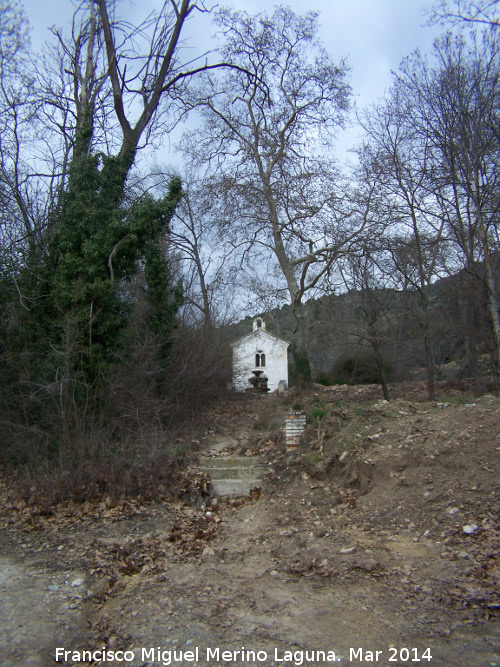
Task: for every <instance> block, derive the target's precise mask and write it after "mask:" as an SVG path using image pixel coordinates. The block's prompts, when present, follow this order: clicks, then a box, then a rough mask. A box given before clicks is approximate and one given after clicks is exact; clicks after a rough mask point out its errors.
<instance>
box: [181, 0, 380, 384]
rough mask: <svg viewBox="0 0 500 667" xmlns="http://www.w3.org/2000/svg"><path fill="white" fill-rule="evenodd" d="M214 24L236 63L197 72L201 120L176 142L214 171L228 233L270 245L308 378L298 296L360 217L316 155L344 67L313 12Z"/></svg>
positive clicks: (336, 108) (337, 104)
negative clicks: (216, 72)
mask: <svg viewBox="0 0 500 667" xmlns="http://www.w3.org/2000/svg"><path fill="white" fill-rule="evenodd" d="M217 24H218V26H219V28H220V30H221V32H222V35H223V36H224V44H223V46H222V47H221V53H222V58H223V60H224V61H227V62H231V63H233V64H235V65H237V66H238V67H239V68H240V69H239V70H237V69H233V70H228V71H226V72H225V73H224V74H223V75H222V76H219V77H213V76H212V77H210V76H207V77H205V80H204V86H203V88H202V89H201V90H199V91H197V95H196V97H193V104H197V105H198V106H200V107H201V113H202V116H203V119H204V125H203V127H202V128H201V129H200V130H199V131H198V132H195V133H193V134H192V135H191V137H189V138H188V140H187V141H186V142H185V148H186V150H187V151H188V152H189V153H190V155H191V157H192V159H193V160H194V161H196V162H197V163H200V162H202V163H205V164H206V165H207V166H208V167H209V168H212V167H213V171H214V172H215V175H217V176H218V177H219V179H220V183H221V189H222V191H223V192H224V197H225V200H224V201H225V204H226V208H225V216H224V220H223V221H222V222H223V223H224V224H225V225H226V228H227V230H228V232H227V233H229V234H232V235H234V236H235V237H236V238H238V239H239V240H240V241H241V240H242V239H245V240H246V241H247V243H248V246H249V250H252V254H254V255H255V252H256V251H258V253H260V257H261V258H264V257H265V256H266V255H267V256H269V255H270V254H271V255H272V257H273V258H274V262H275V263H276V265H277V266H278V267H279V271H280V275H281V276H282V279H283V280H284V286H285V289H286V290H287V293H288V300H289V301H290V304H291V308H292V311H293V315H294V321H295V325H294V327H295V337H296V344H295V358H296V364H297V365H298V366H299V365H300V366H301V369H302V370H301V371H300V374H301V375H302V376H303V377H304V378H307V377H310V368H309V362H308V359H307V335H306V326H305V313H304V308H303V302H304V296H305V295H306V294H308V295H312V293H313V292H314V290H315V289H316V288H317V287H318V286H319V285H321V282H322V281H323V280H324V279H325V278H326V277H327V276H328V274H329V272H330V271H331V269H332V266H333V264H334V262H335V260H336V259H337V258H338V257H339V255H340V254H342V253H343V252H347V251H348V249H349V248H350V246H351V245H352V244H353V242H354V240H355V238H356V237H357V234H358V233H359V231H360V229H363V228H364V227H365V226H366V225H367V224H368V220H367V218H366V215H365V214H366V211H365V209H364V208H363V206H362V205H361V202H360V201H358V202H353V210H352V211H351V214H350V215H349V214H348V215H346V214H345V211H341V210H340V209H341V207H340V199H341V197H340V194H339V192H340V186H341V180H340V177H339V174H338V171H337V170H336V169H335V166H334V164H333V163H332V162H331V161H330V160H328V159H327V158H326V157H324V156H325V146H328V145H329V144H330V142H331V139H332V132H335V130H336V129H337V128H338V127H339V126H340V125H341V124H342V121H343V116H344V113H345V111H346V110H347V107H348V99H349V86H348V84H347V81H346V77H347V72H348V68H347V65H346V64H345V62H343V61H341V62H340V63H339V64H334V63H333V62H332V61H331V59H330V57H329V56H328V55H327V54H326V53H325V51H324V50H323V48H322V47H321V45H320V44H319V42H318V40H317V29H318V25H317V16H316V15H315V14H313V13H308V14H305V15H304V16H297V15H295V14H294V13H293V12H292V11H291V10H290V9H287V8H283V7H281V8H277V9H276V10H275V12H274V14H273V15H272V16H267V15H266V14H257V15H255V16H249V15H248V14H246V13H243V12H234V11H230V10H221V11H220V12H219V13H218V15H217ZM243 70H244V71H245V72H249V73H251V75H252V76H249V75H248V74H246V73H244V72H243ZM357 204H360V205H361V208H360V209H357V210H356V211H355V210H354V209H356V205H357ZM255 271H256V276H255V277H256V279H258V277H259V269H258V268H256V269H255Z"/></svg>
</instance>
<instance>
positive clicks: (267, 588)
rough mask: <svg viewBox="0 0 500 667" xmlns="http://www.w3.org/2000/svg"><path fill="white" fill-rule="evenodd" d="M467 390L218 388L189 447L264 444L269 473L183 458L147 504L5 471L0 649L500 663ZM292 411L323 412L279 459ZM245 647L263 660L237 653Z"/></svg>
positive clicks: (488, 401)
mask: <svg viewBox="0 0 500 667" xmlns="http://www.w3.org/2000/svg"><path fill="white" fill-rule="evenodd" d="M467 391H468V387H467V386H464V385H462V386H457V384H456V383H455V385H450V384H449V385H448V386H446V385H444V384H443V385H440V387H439V394H440V395H439V401H438V402H436V403H428V402H425V390H424V386H423V384H422V385H421V384H419V383H413V384H409V383H408V384H401V385H397V386H395V387H394V388H393V394H394V396H395V400H394V401H392V402H391V403H386V402H384V401H381V400H380V390H379V388H378V387H358V388H355V387H354V388H353V387H351V389H350V390H349V395H347V388H346V387H331V388H323V387H319V386H318V387H315V389H314V390H313V391H312V392H311V393H307V394H301V395H299V394H295V393H289V394H285V395H283V396H275V395H272V396H257V395H245V396H236V397H234V398H233V399H231V400H228V401H224V402H221V403H220V404H218V405H217V406H216V407H215V408H212V409H211V410H210V411H209V412H207V413H206V414H205V415H204V421H205V424H206V428H205V430H204V432H202V433H200V434H199V436H198V438H197V440H196V442H194V444H193V448H195V449H198V450H200V451H203V452H206V451H207V450H214V449H215V450H217V455H219V456H223V455H224V454H225V453H238V454H240V455H244V456H245V455H246V456H253V455H260V456H262V457H264V458H265V461H266V467H267V474H266V482H265V485H264V488H263V489H261V491H260V492H255V493H253V494H252V497H249V498H245V499H216V498H213V497H212V496H211V494H210V490H209V487H208V486H207V480H206V479H205V478H204V477H203V476H202V475H200V474H199V473H198V472H197V469H196V464H195V459H196V457H194V459H193V467H192V469H191V471H190V473H189V475H187V476H186V487H189V489H188V493H187V494H185V495H184V496H179V498H178V499H177V500H174V499H170V500H168V499H165V500H164V501H163V502H155V503H146V502H144V501H141V499H138V500H136V501H130V500H129V501H113V500H112V499H111V498H106V497H103V498H102V499H101V501H100V502H94V503H91V502H83V503H80V504H77V503H69V504H66V505H63V506H62V505H60V506H57V507H53V508H50V507H38V506H37V505H36V504H33V505H30V504H29V502H28V503H26V502H25V501H23V500H21V499H19V498H18V497H16V496H15V494H14V491H13V489H12V488H11V486H10V485H9V481H8V480H6V479H4V480H3V485H2V493H1V501H2V502H1V513H0V522H1V526H2V531H1V536H0V541H1V545H2V553H3V556H2V558H1V561H0V562H1V572H0V574H1V576H0V588H1V595H0V599H1V600H2V603H1V622H0V628H2V629H1V630H0V633H1V634H0V636H1V643H2V645H3V646H2V648H3V651H2V654H3V660H2V665H4V666H5V667H10V666H11V665H20V664H25V665H28V664H29V665H51V664H54V662H53V658H51V657H50V656H51V655H52V656H55V648H56V647H66V649H81V650H83V649H89V648H91V647H97V648H98V647H101V648H102V647H103V646H106V647H107V648H108V649H109V650H119V649H129V650H133V651H134V656H135V657H134V661H133V662H130V663H126V664H133V665H134V666H135V667H139V665H143V666H145V665H160V664H162V661H161V660H160V659H158V658H157V657H154V660H153V658H152V654H150V653H147V654H146V657H144V655H143V654H142V653H141V650H140V649H142V648H147V649H148V650H149V649H150V648H151V647H161V651H168V650H173V649H174V648H175V649H176V650H177V651H179V650H182V651H183V652H184V659H183V660H182V661H179V662H176V663H172V664H179V665H188V664H191V665H192V664H199V665H206V664H216V661H215V660H211V661H210V662H207V661H206V659H205V658H206V649H207V647H212V648H216V647H219V648H220V650H221V651H223V650H226V651H231V655H232V659H231V660H230V661H229V662H228V661H226V662H223V661H222V657H221V664H232V665H253V664H260V665H263V664H264V665H273V664H274V665H280V664H281V665H284V664H286V663H287V662H288V664H300V663H301V660H302V664H304V665H305V664H307V665H320V664H324V663H323V661H322V656H321V654H320V656H319V658H318V656H317V655H315V656H312V654H311V653H309V656H308V657H306V655H305V653H302V655H301V652H305V651H309V652H311V651H318V650H324V651H325V652H327V651H334V652H335V656H336V660H337V664H342V665H362V664H383V665H386V664H387V665H389V664H396V665H409V664H416V663H415V662H414V661H413V659H414V658H418V659H419V660H420V661H421V664H431V665H432V666H433V667H454V666H457V667H458V665H467V666H468V667H480V666H481V667H483V666H485V665H490V666H491V665H496V664H499V665H500V636H499V627H500V626H499V623H498V620H499V617H498V610H499V605H500V596H499V591H500V587H499V583H500V581H499V576H500V569H499V546H500V523H499V519H498V516H499V515H498V510H499V494H498V491H499V488H498V481H499V475H498V468H499V455H500V400H499V399H497V398H495V397H493V396H483V397H482V398H480V399H472V398H471V397H470V396H469V395H468V393H467ZM290 409H295V410H297V409H301V410H303V411H304V412H305V413H306V414H308V415H311V416H316V418H317V421H318V418H319V416H321V415H323V416H322V419H321V420H320V421H319V429H320V430H319V431H318V426H317V425H313V424H311V425H310V426H309V427H308V429H307V431H306V433H305V435H304V437H303V442H302V444H301V446H300V448H299V450H298V452H297V453H296V454H294V455H292V456H290V455H287V453H286V451H285V446H284V438H283V423H284V417H285V415H286V413H287V411H288V410H290ZM318 435H319V436H320V440H321V441H322V451H321V445H320V444H319V440H318ZM188 497H189V498H190V502H189V503H188V502H187V501H186V499H187V498H188ZM183 498H184V499H183ZM28 615H29V621H30V623H29V625H28V624H27V621H28ZM195 647H198V648H199V652H200V660H199V661H198V662H196V663H193V662H192V661H190V660H189V653H187V654H186V651H187V652H189V651H192V650H194V648H195ZM242 647H245V650H254V651H256V652H257V651H265V652H267V654H268V657H267V659H266V660H257V661H252V660H250V661H246V660H241V653H240V654H238V655H234V652H235V651H240V652H241V649H242ZM390 647H394V648H395V649H396V652H394V650H393V649H391V648H390ZM351 648H352V649H354V653H352V652H351ZM360 648H361V649H362V651H361V652H359V649H360ZM405 648H407V649H408V651H407V652H405V650H404V649H405ZM275 651H276V653H275ZM287 651H291V654H289V655H288V659H287V657H286V656H287V653H286V652H287ZM376 651H381V652H382V653H380V654H379V656H380V659H379V661H378V662H375V660H374V658H375V657H376ZM370 652H371V653H370ZM372 654H373V655H372ZM325 655H327V653H325ZM393 655H394V656H395V659H394V660H392V661H389V658H390V657H391V656H393ZM155 656H156V654H155ZM361 656H363V660H361V659H360V658H361ZM429 656H432V659H429V660H428V659H427V658H428V657H429ZM261 657H262V656H261ZM372 657H373V660H372V659H371V658H372ZM163 659H164V660H166V659H167V658H166V654H165V655H164V658H163ZM59 664H65V665H72V664H88V663H87V662H80V663H77V661H76V660H74V659H73V656H72V655H71V654H69V653H68V655H67V660H66V661H64V660H60V662H59ZM105 664H107V663H105ZM109 664H125V663H119V662H116V661H114V662H113V661H111V662H109Z"/></svg>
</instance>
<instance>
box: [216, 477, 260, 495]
mask: <svg viewBox="0 0 500 667" xmlns="http://www.w3.org/2000/svg"><path fill="white" fill-rule="evenodd" d="M261 486H262V482H261V480H260V479H248V480H244V479H213V480H212V489H213V492H214V493H215V494H216V495H218V496H248V495H249V493H250V491H252V489H260V488H261Z"/></svg>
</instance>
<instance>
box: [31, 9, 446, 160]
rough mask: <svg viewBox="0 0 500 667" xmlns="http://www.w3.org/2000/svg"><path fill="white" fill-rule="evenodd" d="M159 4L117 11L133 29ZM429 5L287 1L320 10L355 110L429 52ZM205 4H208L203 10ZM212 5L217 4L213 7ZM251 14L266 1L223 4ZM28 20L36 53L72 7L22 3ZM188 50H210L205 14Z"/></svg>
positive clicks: (345, 142) (342, 142)
mask: <svg viewBox="0 0 500 667" xmlns="http://www.w3.org/2000/svg"><path fill="white" fill-rule="evenodd" d="M160 2H161V0H140V1H136V0H119V5H118V12H119V13H120V15H125V16H126V17H127V19H128V20H130V21H131V23H133V24H137V23H139V22H140V21H141V19H143V18H145V16H146V15H147V14H148V12H149V11H151V10H153V9H154V8H155V7H158V6H159V5H160ZM429 2H431V0H307V1H306V0H290V1H289V2H288V3H287V2H286V0H285V1H284V2H283V3H282V4H288V6H290V7H291V8H292V9H293V10H294V11H295V12H297V13H304V12H305V11H308V10H315V11H318V12H319V14H320V16H319V23H320V26H321V27H320V37H321V39H322V41H323V44H324V46H325V48H326V49H327V51H328V52H329V53H330V55H331V56H332V57H333V59H334V60H335V61H337V60H340V59H341V58H346V59H347V62H348V64H349V65H350V67H351V86H352V92H353V99H354V100H355V102H356V106H357V107H358V108H362V107H364V106H365V105H366V104H369V103H371V102H374V101H376V100H377V99H378V98H379V97H381V96H382V95H383V94H384V91H385V90H386V89H387V88H388V87H389V86H390V84H391V70H397V69H398V66H399V63H400V61H401V59H402V58H403V57H404V56H406V55H408V54H409V53H411V52H412V51H413V50H415V49H416V48H420V49H421V51H423V52H429V51H430V50H431V49H432V43H433V41H434V39H435V37H436V36H437V34H438V29H437V28H429V27H425V25H424V24H425V16H424V14H423V9H424V7H425V6H426V4H428V3H429ZM208 4H209V2H207V5H208ZM213 4H215V2H214V3H213ZM220 4H221V5H228V6H231V7H234V8H236V9H243V10H246V11H248V12H249V13H254V12H256V11H262V10H267V11H270V9H271V7H272V5H271V3H269V2H268V1H266V0H252V1H249V0H230V1H227V2H221V3H220ZM23 5H24V8H25V11H26V15H27V17H28V19H29V21H30V23H31V26H32V33H31V39H32V45H33V47H34V48H35V49H38V48H40V47H41V45H42V44H43V41H44V40H45V39H48V38H49V37H50V33H49V31H48V28H49V27H50V26H56V27H61V28H63V29H64V28H65V27H68V26H69V25H70V19H71V15H72V12H73V9H74V7H75V4H74V3H73V2H72V1H71V0H44V1H43V2H41V1H40V0H24V2H23ZM189 33H190V35H189V36H190V40H189V41H188V45H190V48H192V49H193V52H196V49H200V50H206V49H208V48H210V37H211V35H212V34H213V33H214V27H213V26H212V25H211V23H210V18H209V16H208V15H204V16H203V15H198V16H195V17H194V19H193V21H192V22H191V24H190V26H189ZM359 138H360V131H359V130H358V129H356V127H355V125H354V124H352V125H351V127H350V128H349V129H348V130H347V131H346V132H344V133H343V134H342V135H341V136H340V137H339V139H338V141H337V152H338V157H339V159H340V160H344V159H345V158H346V157H347V155H348V148H350V147H352V146H353V145H354V144H356V143H357V142H358V141H359Z"/></svg>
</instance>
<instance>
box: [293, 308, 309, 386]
mask: <svg viewBox="0 0 500 667" xmlns="http://www.w3.org/2000/svg"><path fill="white" fill-rule="evenodd" d="M292 312H293V316H294V318H295V327H294V334H295V341H294V343H293V360H294V362H295V375H296V381H297V383H298V384H299V385H305V386H308V385H310V384H311V383H312V374H311V366H310V364H309V355H308V353H307V327H306V320H305V313H304V309H303V306H302V304H298V305H297V306H296V307H295V308H294V307H292Z"/></svg>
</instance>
